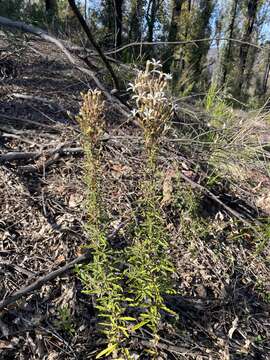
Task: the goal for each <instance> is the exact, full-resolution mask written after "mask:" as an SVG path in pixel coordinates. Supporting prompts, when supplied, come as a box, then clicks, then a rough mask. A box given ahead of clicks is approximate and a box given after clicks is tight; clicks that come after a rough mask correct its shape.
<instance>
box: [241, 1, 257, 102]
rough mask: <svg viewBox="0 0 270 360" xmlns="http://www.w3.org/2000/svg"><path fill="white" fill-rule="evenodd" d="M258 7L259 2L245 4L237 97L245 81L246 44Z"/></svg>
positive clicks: (252, 28)
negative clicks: (245, 16)
mask: <svg viewBox="0 0 270 360" xmlns="http://www.w3.org/2000/svg"><path fill="white" fill-rule="evenodd" d="M258 5H259V0H249V1H248V4H247V10H248V15H247V18H246V21H245V24H244V34H243V37H242V41H243V43H242V44H241V45H240V50H239V72H238V74H239V75H238V78H237V83H236V90H237V92H238V94H239V95H241V92H242V87H243V83H244V81H245V79H244V77H245V69H246V64H247V58H248V53H249V48H250V45H249V44H248V42H250V41H251V37H252V33H253V30H254V25H255V21H256V15H257V10H258Z"/></svg>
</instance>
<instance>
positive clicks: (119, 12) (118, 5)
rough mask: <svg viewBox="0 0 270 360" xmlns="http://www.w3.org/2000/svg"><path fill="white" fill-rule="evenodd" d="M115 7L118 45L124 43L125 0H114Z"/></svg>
mask: <svg viewBox="0 0 270 360" xmlns="http://www.w3.org/2000/svg"><path fill="white" fill-rule="evenodd" d="M114 7H115V32H116V37H115V45H116V46H117V47H119V46H121V44H122V21H123V9H122V8H123V0H114Z"/></svg>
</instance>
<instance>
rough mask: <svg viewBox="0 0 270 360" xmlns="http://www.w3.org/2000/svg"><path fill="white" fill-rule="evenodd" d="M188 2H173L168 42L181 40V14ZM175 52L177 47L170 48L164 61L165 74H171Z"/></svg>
mask: <svg viewBox="0 0 270 360" xmlns="http://www.w3.org/2000/svg"><path fill="white" fill-rule="evenodd" d="M185 1H186V0H172V15H171V23H170V29H169V35H168V41H169V42H173V41H178V40H180V38H181V36H180V35H181V34H180V22H181V12H182V6H183V4H184V2H185ZM174 50H175V46H174V47H172V46H170V47H169V49H168V51H167V52H166V54H165V56H164V59H163V63H164V65H163V69H164V71H165V72H169V71H170V68H171V64H172V62H173V54H174V52H175V51H174Z"/></svg>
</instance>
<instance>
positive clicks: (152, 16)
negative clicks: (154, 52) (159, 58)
mask: <svg viewBox="0 0 270 360" xmlns="http://www.w3.org/2000/svg"><path fill="white" fill-rule="evenodd" d="M157 5H158V4H157V0H150V1H149V11H148V14H147V25H148V32H147V41H149V42H152V41H153V36H154V27H155V22H156V13H157Z"/></svg>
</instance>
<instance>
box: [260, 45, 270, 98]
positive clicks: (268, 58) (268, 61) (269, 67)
mask: <svg viewBox="0 0 270 360" xmlns="http://www.w3.org/2000/svg"><path fill="white" fill-rule="evenodd" d="M266 51H267V56H266V61H265V68H264V74H263V83H262V95H265V94H266V92H267V84H268V79H269V72H270V47H269V45H268V46H267V50H266Z"/></svg>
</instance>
